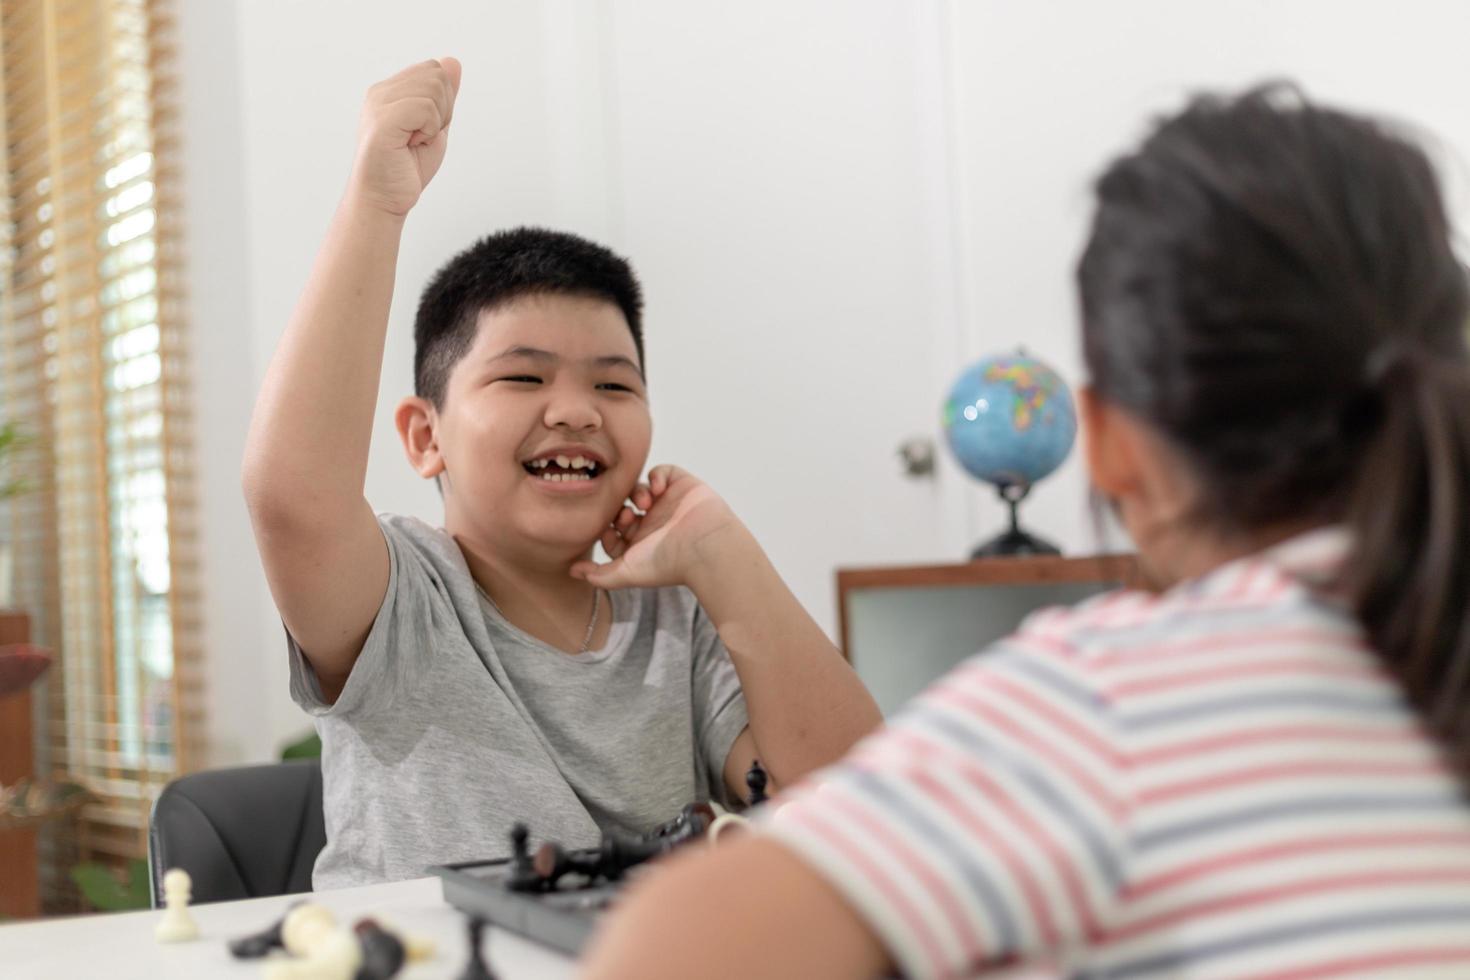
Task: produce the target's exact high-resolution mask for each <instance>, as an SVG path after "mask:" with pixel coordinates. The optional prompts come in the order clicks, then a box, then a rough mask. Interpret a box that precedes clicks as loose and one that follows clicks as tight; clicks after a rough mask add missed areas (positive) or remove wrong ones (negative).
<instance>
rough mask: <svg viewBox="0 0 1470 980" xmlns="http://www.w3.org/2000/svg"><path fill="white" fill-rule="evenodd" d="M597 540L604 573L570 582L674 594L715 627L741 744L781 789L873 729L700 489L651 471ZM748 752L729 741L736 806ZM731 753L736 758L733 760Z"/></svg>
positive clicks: (828, 649)
mask: <svg viewBox="0 0 1470 980" xmlns="http://www.w3.org/2000/svg"><path fill="white" fill-rule="evenodd" d="M633 504H634V505H635V506H636V507H638V509H639V510H642V511H645V512H646V513H645V514H644V516H642V517H637V516H636V515H635V514H634V513H633V511H631V510H629V509H627V508H625V509H624V510H623V512H621V513H620V514H619V515H618V519H617V521H616V522H615V523H614V525H613V527H612V528H609V530H608V532H607V533H605V534H604V535H603V539H602V545H603V548H604V550H606V551H607V553H608V554H609V555H610V556H611V557H612V558H613V559H614V560H613V561H612V562H610V563H609V564H607V565H602V566H598V565H594V564H592V563H591V562H579V563H578V564H576V565H574V566H573V567H572V573H573V574H574V575H579V576H581V577H583V578H586V579H587V580H588V581H590V582H592V583H594V584H596V585H601V586H603V587H606V588H619V587H622V586H627V585H670V584H684V585H688V586H689V587H690V589H692V590H693V592H694V595H695V597H696V598H697V599H698V600H699V604H700V605H701V606H702V607H703V608H704V611H705V613H706V614H707V615H708V616H709V618H710V621H711V622H712V623H713V624H714V626H715V629H716V631H717V632H718V633H719V634H720V639H721V640H722V641H723V642H724V644H725V648H726V649H727V650H729V651H730V660H731V662H732V663H734V665H735V671H736V673H738V674H739V675H740V686H741V688H742V689H743V690H744V692H745V705H746V710H747V711H748V712H749V715H750V728H749V731H748V734H749V735H750V736H751V737H752V738H753V739H754V742H755V747H756V749H758V751H757V752H756V753H755V754H756V755H758V756H759V758H760V760H761V763H762V764H763V765H764V766H765V767H766V769H767V770H769V772H770V774H771V777H772V779H773V780H774V781H775V782H776V783H777V784H779V785H783V786H789V785H791V784H792V783H793V782H795V781H796V780H798V779H800V778H801V777H802V776H804V775H806V774H807V773H809V772H811V771H812V770H814V769H818V768H820V767H822V766H824V765H827V764H828V763H831V762H835V761H837V759H839V758H841V757H842V756H843V755H844V754H845V753H846V752H847V750H848V749H850V748H851V747H852V745H853V743H855V742H856V741H857V740H858V739H860V738H862V737H863V736H864V735H866V734H868V733H869V732H871V731H873V730H874V729H876V728H877V727H878V726H879V725H880V724H882V721H883V717H882V715H881V714H880V712H879V711H878V705H877V704H876V703H875V702H874V701H873V697H872V695H871V694H869V693H868V690H867V688H865V687H864V686H863V683H862V681H861V680H859V679H858V676H857V674H856V673H855V672H854V671H853V670H852V668H851V667H850V666H849V665H848V664H847V662H846V661H845V660H844V659H843V658H842V654H841V653H839V652H838V650H837V648H836V647H835V646H833V645H832V641H831V640H829V639H827V635H826V634H825V633H823V632H822V630H821V628H820V627H818V626H817V624H816V623H815V622H814V621H813V620H812V618H811V616H809V615H807V612H806V610H805V609H804V608H802V605H801V603H799V602H798V601H797V600H796V596H794V595H793V594H792V593H791V590H790V589H789V588H787V586H786V583H785V582H783V581H782V580H781V576H780V575H779V574H777V572H776V569H775V567H774V566H773V565H772V564H771V561H770V559H769V558H767V557H766V553H765V551H764V550H762V549H761V546H760V544H759V543H758V542H757V541H756V540H755V537H754V535H752V534H751V533H750V531H749V529H747V528H746V527H745V525H744V524H742V523H741V522H740V520H739V519H738V518H736V517H735V515H734V513H733V512H731V510H730V508H729V506H728V505H726V504H725V502H724V501H723V500H721V499H720V498H719V496H718V495H717V494H716V493H715V492H714V491H713V490H711V489H710V488H709V487H708V486H706V485H705V484H703V483H701V482H700V481H699V480H697V479H695V478H694V477H693V476H691V475H690V474H688V473H685V472H684V471H682V470H679V469H677V468H675V467H670V466H660V467H656V468H655V469H654V470H653V471H652V472H651V473H650V474H649V482H648V486H646V487H645V486H640V487H638V488H637V489H636V490H635V491H634V493H633ZM748 752H749V745H748V743H747V742H745V741H744V736H742V737H741V739H737V741H736V744H735V746H734V747H733V748H732V749H731V752H730V758H729V759H727V760H726V763H725V782H726V783H727V784H728V785H729V786H730V788H731V790H733V791H734V792H736V793H737V794H739V795H740V796H741V797H744V795H745V793H746V788H745V779H744V774H745V770H746V767H748V766H749V765H750V759H749V758H745V757H744V756H745V755H746V754H747V753H748ZM737 753H739V754H737Z"/></svg>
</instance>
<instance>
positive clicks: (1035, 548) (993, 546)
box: [970, 483, 1062, 561]
mask: <svg viewBox="0 0 1470 980" xmlns="http://www.w3.org/2000/svg"><path fill="white" fill-rule="evenodd" d="M995 491H996V495H997V496H999V497H1000V499H1001V500H1003V501H1005V502H1006V503H1007V504H1008V505H1009V506H1010V509H1011V527H1010V530H1008V531H1005V532H1004V533H1002V534H997V535H996V536H995V537H993V538H991V539H990V540H989V541H982V542H981V543H980V544H979V545H977V546H976V547H975V550H974V551H972V552H970V560H971V561H973V560H975V559H976V558H1018V557H1022V556H1025V555H1060V554H1061V553H1062V549H1060V548H1058V547H1057V546H1056V545H1054V544H1052V543H1051V542H1050V541H1047V540H1046V539H1045V538H1039V537H1037V536H1036V535H1034V534H1032V533H1030V532H1029V531H1023V530H1021V523H1020V518H1019V516H1018V513H1017V511H1018V508H1019V506H1020V503H1021V501H1023V500H1025V499H1026V495H1027V494H1028V493H1030V492H1031V487H1030V485H1029V484H1020V483H1005V484H1001V485H1000V486H997V487H996V488H995Z"/></svg>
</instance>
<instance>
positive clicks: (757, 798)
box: [745, 759, 770, 806]
mask: <svg viewBox="0 0 1470 980" xmlns="http://www.w3.org/2000/svg"><path fill="white" fill-rule="evenodd" d="M769 780H770V777H769V776H768V775H767V774H766V771H765V769H763V768H762V767H761V760H759V759H752V760H751V761H750V768H749V769H747V770H745V785H746V787H747V788H748V789H749V790H750V799H749V800H748V801H747V802H749V803H750V805H751V806H759V805H760V804H762V803H764V802H766V799H767V797H766V784H767V782H768V781H769Z"/></svg>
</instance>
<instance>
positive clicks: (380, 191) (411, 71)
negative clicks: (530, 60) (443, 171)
mask: <svg viewBox="0 0 1470 980" xmlns="http://www.w3.org/2000/svg"><path fill="white" fill-rule="evenodd" d="M459 75H460V65H459V61H458V59H455V58H440V59H438V60H437V61H424V62H420V63H419V64H417V65H412V66H410V67H408V68H405V69H403V71H401V72H399V73H398V74H396V75H394V76H392V77H391V78H387V79H384V80H383V81H381V82H379V83H377V84H376V85H374V86H373V87H372V88H370V89H368V92H367V96H366V98H364V99H363V103H362V118H361V121H360V123H359V125H358V136H357V159H356V161H355V163H354V164H353V169H352V183H351V186H350V192H351V193H353V194H355V195H356V196H357V197H358V198H359V199H360V200H361V201H362V202H363V203H365V204H367V205H369V206H371V207H375V208H380V209H381V210H383V211H386V212H389V213H390V214H395V215H399V216H400V217H401V216H403V215H406V214H408V212H409V210H410V209H411V208H412V207H413V206H414V205H415V204H417V203H418V199H419V195H420V194H422V193H423V190H424V188H425V187H427V186H429V181H430V180H432V179H433V178H434V174H435V173H437V172H438V171H439V165H440V164H441V163H443V162H444V149H445V146H446V143H447V141H448V138H449V132H448V130H449V121H450V120H451V119H452V118H453V117H454V100H455V97H456V96H457V95H458V94H459Z"/></svg>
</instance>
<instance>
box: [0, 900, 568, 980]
mask: <svg viewBox="0 0 1470 980" xmlns="http://www.w3.org/2000/svg"><path fill="white" fill-rule="evenodd" d="M301 897H302V896H299V895H280V896H276V897H274V898H253V899H247V900H246V901H241V902H218V903H215V904H212V905H195V906H191V907H190V912H191V914H192V915H193V916H194V921H195V922H197V923H198V924H199V938H198V939H196V940H194V941H193V942H188V943H178V944H175V945H159V944H158V943H157V942H155V941H154V939H153V927H154V924H155V923H157V922H158V919H159V917H160V916H162V915H163V912H162V911H149V912H115V913H112V914H107V915H87V916H77V917H75V918H68V919H47V920H43V921H39V922H26V923H7V924H4V925H0V977H5V978H6V980H11V978H14V980H22V978H23V980H33V978H34V980H69V978H72V977H88V978H91V977H96V978H98V980H134V978H136V980H170V978H178V980H199V978H201V977H221V978H226V980H227V978H230V977H256V978H258V977H260V976H262V975H263V974H264V972H265V969H264V967H263V966H262V964H263V963H264V962H265V961H264V960H237V959H234V958H233V957H231V956H230V953H229V950H227V949H226V948H225V941H226V940H228V939H233V938H235V937H236V936H243V935H246V934H248V933H252V932H258V931H260V930H261V929H264V928H265V927H267V926H269V925H270V924H271V923H272V922H275V921H276V920H277V919H278V918H280V917H281V915H283V914H284V913H285V911H286V907H287V906H289V905H290V904H291V903H292V902H294V901H297V900H298V899H300V898H301ZM311 900H312V901H314V902H317V903H319V904H321V905H325V906H326V907H327V908H329V909H331V910H332V911H333V912H334V913H336V916H337V921H338V922H339V923H342V924H345V925H349V926H350V925H351V924H352V923H354V922H356V921H357V920H358V919H360V918H363V917H365V916H372V917H374V918H376V919H378V920H379V921H381V922H382V923H383V924H385V925H389V926H395V927H397V928H399V929H403V930H405V931H408V932H413V933H418V934H421V935H424V936H427V937H428V938H430V939H432V940H433V941H434V944H435V946H436V947H437V950H438V951H437V955H436V956H435V957H434V959H432V960H426V961H424V962H421V963H413V964H407V965H406V966H405V968H404V969H403V970H402V971H401V972H400V973H399V974H398V976H399V977H402V978H404V980H431V978H435V977H440V978H453V977H457V976H459V973H460V971H461V970H462V969H464V965H465V961H466V960H467V959H468V958H469V939H468V936H467V934H466V928H465V925H466V920H465V917H464V916H463V915H462V914H461V913H460V912H458V911H457V910H456V909H455V908H454V907H453V906H451V905H448V904H446V903H445V901H444V899H443V895H442V892H441V890H440V886H439V879H438V878H416V879H414V880H412V881H399V882H394V883H392V884H388V885H367V886H364V887H362V888H343V889H338V890H336V891H324V892H317V893H315V894H314V895H312V896H311ZM485 949H486V953H487V956H486V959H487V962H489V964H490V968H491V969H492V970H494V971H495V973H496V974H497V975H498V976H499V977H501V978H502V980H530V978H535V980H543V978H544V980H559V978H563V977H572V976H573V975H574V972H575V963H574V961H573V960H571V959H570V958H568V957H566V956H563V955H562V954H560V953H558V952H556V951H554V950H551V949H549V948H547V947H544V946H540V945H538V944H536V943H534V942H531V941H530V940H528V939H522V938H521V937H519V936H516V935H514V934H512V933H508V932H505V931H503V930H500V929H494V928H487V929H486V930H485Z"/></svg>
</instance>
